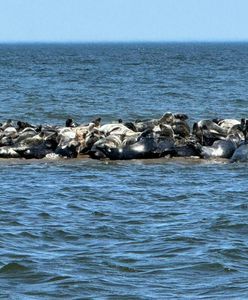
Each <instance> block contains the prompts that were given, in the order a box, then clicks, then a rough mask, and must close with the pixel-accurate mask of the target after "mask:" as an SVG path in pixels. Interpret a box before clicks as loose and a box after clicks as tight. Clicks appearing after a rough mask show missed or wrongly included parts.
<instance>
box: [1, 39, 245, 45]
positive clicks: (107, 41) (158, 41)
mask: <svg viewBox="0 0 248 300" xmlns="http://www.w3.org/2000/svg"><path fill="white" fill-rule="evenodd" d="M131 43H137V44H145V43H154V44H162V43H164V44H166V43H168V44H172V43H248V39H236V40H235V39H229V40H228V39H213V40H212V39H206V40H197V39H196V40H193V39H192V40H184V39H181V40H61V41H57V40H9V41H8V40H0V44H131Z"/></svg>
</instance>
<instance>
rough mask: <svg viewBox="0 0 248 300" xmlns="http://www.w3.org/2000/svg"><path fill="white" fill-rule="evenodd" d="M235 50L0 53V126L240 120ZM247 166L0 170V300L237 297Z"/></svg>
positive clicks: (239, 56) (244, 65) (247, 61)
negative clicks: (168, 117)
mask: <svg viewBox="0 0 248 300" xmlns="http://www.w3.org/2000/svg"><path fill="white" fill-rule="evenodd" d="M247 87H248V44H107V45H104V44H93V45H1V46H0V120H1V121H4V120H6V119H7V118H12V119H16V120H17V119H22V120H26V121H30V122H34V123H36V124H39V123H52V124H63V123H64V120H65V119H66V118H67V117H68V116H71V117H73V118H75V119H76V121H79V122H88V121H89V120H91V118H93V117H96V116H101V117H102V118H103V122H108V121H113V120H116V119H118V118H120V117H122V118H123V119H124V120H132V119H134V118H153V117H159V116H160V115H162V114H163V112H165V111H168V110H169V111H172V112H185V113H187V114H189V115H190V122H193V121H194V120H199V119H201V118H212V117H224V118H230V117H234V118H241V117H247V114H248V112H247V102H248V98H247V94H248V93H247ZM247 166H248V165H247V164H229V163H227V162H226V161H211V162H205V161H204V162H203V161H199V160H178V159H177V160H175V159H173V160H168V159H159V160H147V161H144V160H140V161H138V160H133V161H127V162H126V161H124V162H122V161H120V162H102V161H101V162H100V161H93V160H89V159H75V160H62V159H61V160H57V161H56V160H55V161H49V160H42V161H36V160H31V161H22V160H1V161H0V175H1V193H0V203H1V206H0V225H1V230H0V299H90V298H93V299H185V298H186V299H210V298H213V299H230V298H235V299H247V298H248V203H247V199H248V185H247Z"/></svg>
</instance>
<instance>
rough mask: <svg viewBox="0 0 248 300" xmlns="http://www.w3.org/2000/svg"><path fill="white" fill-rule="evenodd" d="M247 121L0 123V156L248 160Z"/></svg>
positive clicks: (170, 118) (172, 117) (178, 118)
mask: <svg viewBox="0 0 248 300" xmlns="http://www.w3.org/2000/svg"><path fill="white" fill-rule="evenodd" d="M247 132H248V120H245V119H241V120H235V119H212V120H210V119H209V120H201V121H199V122H196V123H194V124H193V126H192V128H190V125H189V123H188V116H187V115H185V114H179V113H178V114H173V113H171V112H166V113H165V114H164V115H162V116H161V118H159V119H150V120H135V121H131V122H123V120H121V119H119V120H118V121H116V122H114V123H109V124H102V120H101V118H97V119H95V120H92V121H91V122H89V123H88V124H77V123H76V122H75V121H74V120H72V119H67V120H66V122H65V125H64V126H52V125H33V124H29V123H27V122H22V121H12V120H7V121H6V122H4V123H3V124H1V123H0V158H25V159H32V158H35V159H42V158H44V157H47V158H56V157H66V158H76V157H78V156H81V155H86V156H88V157H91V158H93V159H110V160H127V159H146V158H161V157H198V158H202V159H211V158H226V159H229V160H230V162H236V161H242V162H247V161H248V140H247Z"/></svg>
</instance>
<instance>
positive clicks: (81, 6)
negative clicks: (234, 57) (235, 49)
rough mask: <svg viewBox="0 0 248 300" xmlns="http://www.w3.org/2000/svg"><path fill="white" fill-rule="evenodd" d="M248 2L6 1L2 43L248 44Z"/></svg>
mask: <svg viewBox="0 0 248 300" xmlns="http://www.w3.org/2000/svg"><path fill="white" fill-rule="evenodd" d="M247 14H248V0H0V41H1V42H15V41H21V42H24V41H27V42H31V41H46V42H49V41H54V42H66V41H76V42H87V41H225V40H232V41H237V40H248V17H247Z"/></svg>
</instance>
